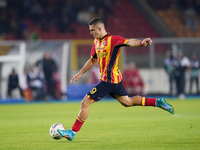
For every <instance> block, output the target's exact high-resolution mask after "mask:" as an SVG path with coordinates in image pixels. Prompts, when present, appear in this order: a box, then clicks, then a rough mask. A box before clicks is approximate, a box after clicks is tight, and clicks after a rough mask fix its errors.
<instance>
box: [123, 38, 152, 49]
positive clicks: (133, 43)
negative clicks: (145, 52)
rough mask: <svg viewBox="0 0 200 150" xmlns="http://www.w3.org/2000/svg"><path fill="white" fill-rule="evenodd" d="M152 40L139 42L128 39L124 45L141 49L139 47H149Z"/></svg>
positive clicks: (147, 39) (146, 39)
mask: <svg viewBox="0 0 200 150" xmlns="http://www.w3.org/2000/svg"><path fill="white" fill-rule="evenodd" d="M151 43H152V40H151V39H150V38H145V39H144V40H142V41H140V40H138V39H128V41H127V42H126V45H128V46H131V47H141V46H149V45H151Z"/></svg>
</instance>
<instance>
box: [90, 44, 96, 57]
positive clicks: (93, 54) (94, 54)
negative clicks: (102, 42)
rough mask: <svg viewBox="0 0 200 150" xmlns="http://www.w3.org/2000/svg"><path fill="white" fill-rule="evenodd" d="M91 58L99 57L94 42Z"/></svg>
mask: <svg viewBox="0 0 200 150" xmlns="http://www.w3.org/2000/svg"><path fill="white" fill-rule="evenodd" d="M91 58H97V54H96V50H95V45H94V43H93V44H92V49H91Z"/></svg>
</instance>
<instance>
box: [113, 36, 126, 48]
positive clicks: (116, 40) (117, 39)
mask: <svg viewBox="0 0 200 150" xmlns="http://www.w3.org/2000/svg"><path fill="white" fill-rule="evenodd" d="M127 41H128V39H126V38H122V37H121V36H118V35H114V36H113V37H112V43H113V44H114V45H115V46H117V45H120V46H127V45H126V42H127Z"/></svg>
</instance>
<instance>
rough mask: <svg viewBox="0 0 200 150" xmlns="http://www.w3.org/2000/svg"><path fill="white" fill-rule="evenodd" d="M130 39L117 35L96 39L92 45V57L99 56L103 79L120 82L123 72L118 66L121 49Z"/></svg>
mask: <svg viewBox="0 0 200 150" xmlns="http://www.w3.org/2000/svg"><path fill="white" fill-rule="evenodd" d="M127 41H128V39H124V38H122V37H120V36H117V35H110V34H107V35H105V36H104V37H103V38H102V39H95V40H94V42H93V45H92V50H91V57H92V58H97V60H98V64H99V67H100V73H101V80H102V81H105V82H109V83H119V82H121V80H122V74H121V72H120V70H119V68H118V59H119V54H120V49H121V47H122V46H126V42H127Z"/></svg>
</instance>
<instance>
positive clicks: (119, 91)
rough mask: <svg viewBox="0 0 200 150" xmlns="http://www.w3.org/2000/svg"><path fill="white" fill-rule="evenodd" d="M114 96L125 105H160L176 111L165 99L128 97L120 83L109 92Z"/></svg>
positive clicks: (170, 110) (171, 111)
mask: <svg viewBox="0 0 200 150" xmlns="http://www.w3.org/2000/svg"><path fill="white" fill-rule="evenodd" d="M109 94H110V95H111V96H112V97H114V98H116V99H117V100H118V101H119V102H120V103H121V104H122V105H123V106H125V107H129V106H154V107H160V108H162V109H164V110H167V111H169V112H170V113H172V114H173V113H174V108H173V107H172V106H171V105H170V104H168V103H167V102H166V100H165V99H163V98H161V99H155V98H147V97H141V96H134V97H128V94H127V92H126V90H125V88H124V86H123V85H122V84H121V83H119V84H118V86H117V88H116V89H115V90H114V91H112V92H111V93H109Z"/></svg>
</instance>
